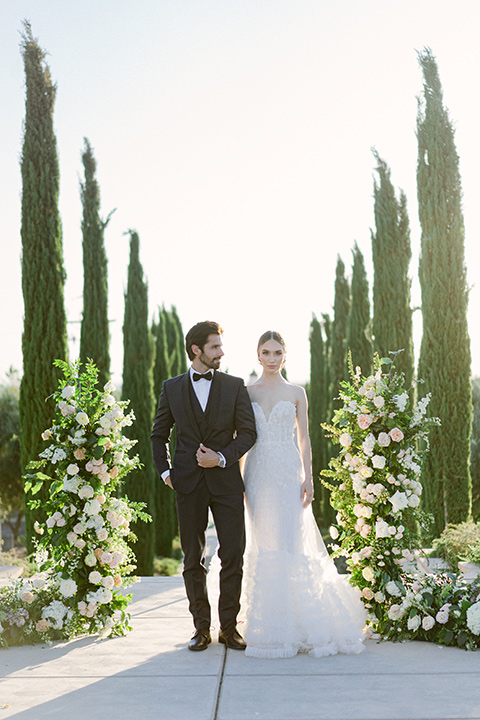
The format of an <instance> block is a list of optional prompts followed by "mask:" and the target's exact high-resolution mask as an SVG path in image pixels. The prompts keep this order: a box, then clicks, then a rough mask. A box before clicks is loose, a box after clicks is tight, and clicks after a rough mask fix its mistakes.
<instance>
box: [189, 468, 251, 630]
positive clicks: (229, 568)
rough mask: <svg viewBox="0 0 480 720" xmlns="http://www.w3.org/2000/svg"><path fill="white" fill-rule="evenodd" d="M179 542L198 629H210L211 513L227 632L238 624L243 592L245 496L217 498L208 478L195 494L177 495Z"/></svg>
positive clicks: (222, 616)
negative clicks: (207, 555) (207, 542)
mask: <svg viewBox="0 0 480 720" xmlns="http://www.w3.org/2000/svg"><path fill="white" fill-rule="evenodd" d="M176 501H177V513H178V524H179V527H180V541H181V544H182V550H183V554H184V564H183V579H184V582H185V590H186V592H187V597H188V601H189V609H190V612H191V614H192V616H193V622H194V625H195V628H196V630H205V629H209V628H210V625H211V611H210V603H209V601H208V593H207V569H206V565H205V540H206V531H207V527H208V510H209V508H210V510H211V511H212V515H213V519H214V522H215V528H216V531H217V537H218V544H219V547H218V555H219V558H220V562H221V571H220V596H219V600H218V616H219V619H220V627H221V628H223V629H224V630H225V629H227V628H229V627H232V626H234V625H235V624H236V622H237V615H238V612H239V610H240V593H241V589H242V573H243V553H244V552H245V515H244V503H243V493H236V494H233V495H215V494H213V493H211V492H210V491H209V489H208V486H207V483H206V480H205V476H204V475H203V474H202V478H201V479H200V481H199V482H198V485H197V486H196V487H195V489H194V490H192V492H190V493H187V494H184V493H179V492H176Z"/></svg>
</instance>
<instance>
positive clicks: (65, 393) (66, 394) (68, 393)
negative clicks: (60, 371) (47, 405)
mask: <svg viewBox="0 0 480 720" xmlns="http://www.w3.org/2000/svg"><path fill="white" fill-rule="evenodd" d="M74 395H75V388H74V387H73V386H72V385H65V387H64V388H63V390H62V398H64V399H65V400H70V398H71V397H73V396H74Z"/></svg>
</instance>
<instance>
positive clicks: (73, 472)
mask: <svg viewBox="0 0 480 720" xmlns="http://www.w3.org/2000/svg"><path fill="white" fill-rule="evenodd" d="M79 470H80V468H79V467H78V465H75V464H73V463H72V464H71V465H69V466H68V467H67V473H68V474H69V475H76V474H77V473H78V472H79Z"/></svg>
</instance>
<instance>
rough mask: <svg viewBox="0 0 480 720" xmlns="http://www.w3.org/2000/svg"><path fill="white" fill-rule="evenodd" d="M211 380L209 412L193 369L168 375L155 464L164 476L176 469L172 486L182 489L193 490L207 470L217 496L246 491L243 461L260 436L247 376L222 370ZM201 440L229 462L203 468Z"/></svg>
mask: <svg viewBox="0 0 480 720" xmlns="http://www.w3.org/2000/svg"><path fill="white" fill-rule="evenodd" d="M199 382H207V381H205V380H200V381H199ZM211 382H212V386H211V388H210V394H209V397H208V403H207V407H206V408H205V412H203V411H202V408H201V407H200V403H199V402H198V399H197V396H196V394H195V391H194V389H193V387H192V382H191V380H190V373H189V372H186V373H184V374H183V375H178V376H177V377H174V378H170V379H169V380H165V382H164V383H163V386H162V392H161V394H160V399H159V401H158V409H157V415H156V417H155V423H154V425H153V431H152V436H151V438H152V449H153V459H154V462H155V466H156V468H157V471H158V474H159V475H162V473H164V472H165V471H166V470H170V480H171V482H172V485H173V487H174V489H175V490H177V491H178V492H181V493H185V494H187V493H189V492H191V491H192V490H193V489H194V488H195V486H196V485H197V483H198V481H199V480H200V478H201V477H202V474H204V475H205V479H206V482H207V486H208V489H209V491H210V492H211V493H212V494H214V495H232V494H236V493H243V491H244V485H243V480H242V476H241V473H240V468H239V465H238V461H239V459H240V458H241V457H242V455H244V454H245V453H246V452H247V451H248V450H249V449H250V448H251V447H252V445H253V444H254V443H255V440H256V438H257V433H256V430H255V418H254V415H253V410H252V404H251V402H250V398H249V395H248V393H247V389H246V387H245V385H244V383H243V380H242V379H241V378H237V377H233V376H232V375H228V374H226V373H222V372H219V371H218V370H216V371H215V372H214V374H213V379H212V381H211ZM174 426H175V427H176V447H175V453H174V456H173V460H171V459H170V453H169V439H170V435H171V432H172V429H173V427H174ZM200 443H203V444H204V445H205V447H208V448H210V449H211V450H215V452H221V453H222V455H223V456H224V458H225V461H226V465H225V467H224V468H220V467H213V468H201V467H199V465H198V463H197V458H196V452H197V450H198V447H199V445H200Z"/></svg>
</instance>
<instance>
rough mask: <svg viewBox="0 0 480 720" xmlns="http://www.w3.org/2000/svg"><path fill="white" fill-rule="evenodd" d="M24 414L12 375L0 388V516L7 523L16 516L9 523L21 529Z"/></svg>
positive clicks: (16, 384) (12, 374)
mask: <svg viewBox="0 0 480 720" xmlns="http://www.w3.org/2000/svg"><path fill="white" fill-rule="evenodd" d="M19 435H20V411H19V388H18V383H17V382H16V378H15V373H13V372H10V374H9V375H8V381H7V383H6V384H3V385H0V514H1V518H2V520H3V521H5V520H6V519H7V518H8V516H9V515H10V514H11V513H15V516H16V517H17V522H16V523H14V522H13V518H12V519H11V522H10V523H9V525H10V527H11V528H12V530H15V529H16V530H17V533H16V534H17V535H18V524H19V521H20V520H21V518H22V516H23V482H22V471H21V466H20V441H19Z"/></svg>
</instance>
